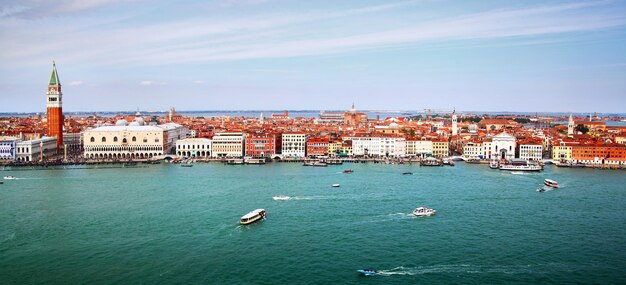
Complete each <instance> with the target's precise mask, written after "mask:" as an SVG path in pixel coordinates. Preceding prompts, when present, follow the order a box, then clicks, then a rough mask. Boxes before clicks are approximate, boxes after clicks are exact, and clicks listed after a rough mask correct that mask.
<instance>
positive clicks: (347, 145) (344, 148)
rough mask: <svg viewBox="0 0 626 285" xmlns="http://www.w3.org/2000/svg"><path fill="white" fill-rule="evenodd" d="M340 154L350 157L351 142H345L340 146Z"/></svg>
mask: <svg viewBox="0 0 626 285" xmlns="http://www.w3.org/2000/svg"><path fill="white" fill-rule="evenodd" d="M341 153H342V154H345V155H348V156H352V141H345V142H343V144H341Z"/></svg>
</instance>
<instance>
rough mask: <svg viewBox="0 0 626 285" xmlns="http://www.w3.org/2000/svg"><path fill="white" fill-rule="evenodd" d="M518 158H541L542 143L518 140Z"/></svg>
mask: <svg viewBox="0 0 626 285" xmlns="http://www.w3.org/2000/svg"><path fill="white" fill-rule="evenodd" d="M519 158H520V159H525V160H532V161H539V160H542V159H543V144H542V143H541V142H520V144H519Z"/></svg>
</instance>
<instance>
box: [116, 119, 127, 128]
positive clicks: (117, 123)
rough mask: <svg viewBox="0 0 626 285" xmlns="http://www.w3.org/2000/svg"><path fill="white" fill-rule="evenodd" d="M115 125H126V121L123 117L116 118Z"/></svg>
mask: <svg viewBox="0 0 626 285" xmlns="http://www.w3.org/2000/svg"><path fill="white" fill-rule="evenodd" d="M115 125H116V126H126V125H128V122H126V120H124V119H119V120H117V122H115Z"/></svg>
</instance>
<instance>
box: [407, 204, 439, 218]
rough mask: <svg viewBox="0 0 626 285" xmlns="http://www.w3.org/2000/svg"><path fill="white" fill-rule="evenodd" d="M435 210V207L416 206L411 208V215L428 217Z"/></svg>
mask: <svg viewBox="0 0 626 285" xmlns="http://www.w3.org/2000/svg"><path fill="white" fill-rule="evenodd" d="M436 212H437V210H435V209H431V208H428V207H425V206H422V207H419V208H416V209H415V210H413V213H412V214H413V216H416V217H429V216H432V215H434V214H435V213H436Z"/></svg>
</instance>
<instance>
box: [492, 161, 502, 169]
mask: <svg viewBox="0 0 626 285" xmlns="http://www.w3.org/2000/svg"><path fill="white" fill-rule="evenodd" d="M498 167H500V164H499V163H498V161H496V160H492V161H490V162H489V168H491V169H498Z"/></svg>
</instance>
